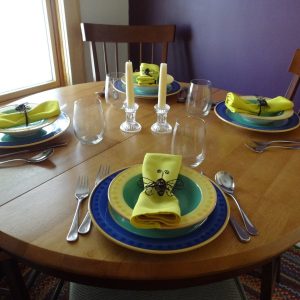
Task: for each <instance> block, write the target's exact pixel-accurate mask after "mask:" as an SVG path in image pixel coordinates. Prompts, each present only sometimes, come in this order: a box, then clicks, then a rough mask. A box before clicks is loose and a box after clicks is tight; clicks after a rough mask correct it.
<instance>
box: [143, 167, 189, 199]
mask: <svg viewBox="0 0 300 300" xmlns="http://www.w3.org/2000/svg"><path fill="white" fill-rule="evenodd" d="M156 172H157V173H161V178H158V179H157V180H156V181H154V180H152V179H150V178H147V177H142V178H140V179H139V180H138V186H140V187H142V188H144V189H145V194H146V195H147V196H151V195H152V194H153V189H154V190H156V192H157V194H158V195H159V196H163V195H164V194H165V193H166V194H167V195H168V196H172V195H173V194H172V190H173V189H177V190H179V189H182V188H183V186H184V183H183V181H182V180H181V179H178V178H177V179H172V180H169V181H166V180H164V178H163V177H164V174H170V171H169V170H164V171H162V170H160V169H158V170H157V171H156Z"/></svg>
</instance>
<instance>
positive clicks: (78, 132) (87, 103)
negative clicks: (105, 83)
mask: <svg viewBox="0 0 300 300" xmlns="http://www.w3.org/2000/svg"><path fill="white" fill-rule="evenodd" d="M73 128H74V133H75V136H76V137H77V138H78V140H79V141H80V142H81V143H82V144H94V145H95V144H98V143H100V142H101V141H102V140H103V136H104V129H105V119H104V113H103V109H102V105H101V101H100V100H98V99H96V97H95V96H87V97H84V98H81V99H78V100H76V101H75V102H74V115H73Z"/></svg>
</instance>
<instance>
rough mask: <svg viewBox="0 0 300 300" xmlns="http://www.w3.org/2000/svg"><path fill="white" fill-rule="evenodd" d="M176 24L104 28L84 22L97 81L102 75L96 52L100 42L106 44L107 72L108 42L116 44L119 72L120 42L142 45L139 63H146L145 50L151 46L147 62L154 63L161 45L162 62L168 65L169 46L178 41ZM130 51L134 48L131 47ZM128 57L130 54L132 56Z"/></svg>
mask: <svg viewBox="0 0 300 300" xmlns="http://www.w3.org/2000/svg"><path fill="white" fill-rule="evenodd" d="M175 30H176V26H175V25H147V26H144V25H103V24H91V23H81V33H82V39H83V41H84V42H88V43H89V45H90V55H91V61H92V72H93V79H94V81H99V80H100V72H99V65H98V58H97V51H96V43H98V42H100V43H102V44H103V56H104V66H105V73H106V74H107V73H108V72H109V69H108V59H107V49H106V48H107V47H106V45H107V43H113V44H114V60H115V67H116V68H115V70H114V71H116V72H119V62H118V56H119V47H118V44H119V43H127V44H138V45H139V50H138V52H139V55H138V57H139V63H141V62H143V50H144V47H145V46H149V45H150V46H151V60H150V61H149V60H147V61H145V62H151V63H154V53H156V52H155V51H156V49H155V47H154V45H160V46H161V56H160V62H159V63H161V62H165V63H166V62H167V56H168V43H170V42H173V41H174V39H175ZM129 51H130V48H129ZM128 58H130V54H129V53H128Z"/></svg>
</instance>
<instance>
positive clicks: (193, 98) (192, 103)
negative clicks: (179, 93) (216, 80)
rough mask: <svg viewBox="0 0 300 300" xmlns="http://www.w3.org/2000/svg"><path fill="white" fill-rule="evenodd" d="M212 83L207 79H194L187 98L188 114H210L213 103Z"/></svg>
mask: <svg viewBox="0 0 300 300" xmlns="http://www.w3.org/2000/svg"><path fill="white" fill-rule="evenodd" d="M211 88H212V84H211V82H210V81H209V80H207V79H192V80H191V82H190V88H189V91H188V94H187V100H186V112H187V114H188V115H192V116H198V117H200V118H202V117H205V116H207V115H208V114H209V112H210V108H211V105H212V100H211Z"/></svg>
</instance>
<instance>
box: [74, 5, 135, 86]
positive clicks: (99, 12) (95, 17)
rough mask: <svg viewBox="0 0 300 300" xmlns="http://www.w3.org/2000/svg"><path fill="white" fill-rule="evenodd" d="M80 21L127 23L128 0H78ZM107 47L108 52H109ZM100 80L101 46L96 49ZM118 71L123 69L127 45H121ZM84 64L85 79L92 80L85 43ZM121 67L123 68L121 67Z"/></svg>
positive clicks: (102, 68)
mask: <svg viewBox="0 0 300 300" xmlns="http://www.w3.org/2000/svg"><path fill="white" fill-rule="evenodd" d="M80 14H81V22H88V23H98V24H116V25H128V24H129V6H128V0H80ZM109 48H110V47H108V52H109ZM97 51H98V58H99V65H100V69H101V70H103V71H102V72H101V75H100V76H101V80H104V79H105V73H104V67H103V66H104V64H103V61H102V57H103V56H102V51H101V47H99V49H97ZM119 51H120V57H121V59H120V61H119V66H120V71H124V65H125V61H126V59H127V47H126V46H125V45H122V47H121V48H120V50H119ZM84 54H85V66H86V77H87V81H92V72H91V60H90V56H89V55H90V54H89V49H88V46H87V45H85V49H84ZM122 67H123V68H122Z"/></svg>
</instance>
